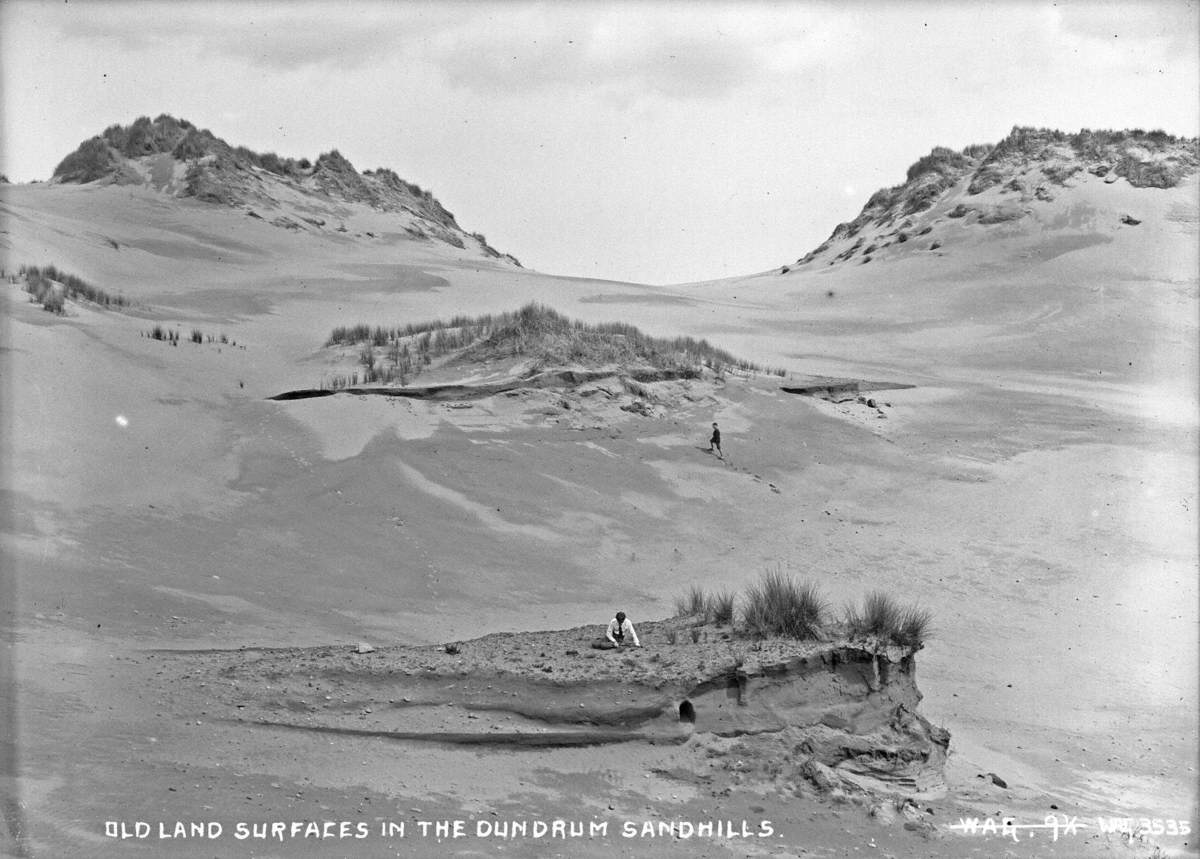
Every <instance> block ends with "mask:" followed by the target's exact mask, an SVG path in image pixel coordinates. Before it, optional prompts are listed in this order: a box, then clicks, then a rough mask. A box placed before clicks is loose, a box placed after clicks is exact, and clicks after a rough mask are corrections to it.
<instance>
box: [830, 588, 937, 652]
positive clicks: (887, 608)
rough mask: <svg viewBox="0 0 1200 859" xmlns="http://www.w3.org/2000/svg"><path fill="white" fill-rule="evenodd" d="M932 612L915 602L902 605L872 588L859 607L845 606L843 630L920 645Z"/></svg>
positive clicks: (882, 639)
mask: <svg viewBox="0 0 1200 859" xmlns="http://www.w3.org/2000/svg"><path fill="white" fill-rule="evenodd" d="M932 620H933V614H932V613H931V612H930V611H928V610H926V609H923V608H920V607H918V606H915V605H910V606H904V605H901V604H900V603H899V602H897V601H896V600H895V599H893V598H892V597H890V596H888V595H887V594H885V593H883V592H881V591H872V592H871V593H869V594H867V595H866V597H865V598H864V599H863V602H862V606H861V608H860V607H857V606H854V605H848V606H846V609H845V623H846V630H847V631H848V632H849V633H850V635H853V636H868V635H870V636H874V637H875V638H877V639H879V640H880V641H888V642H891V643H893V644H899V645H902V646H906V647H920V646H921V645H922V644H924V643H925V639H926V638H928V637H929V634H930V629H931V622H932Z"/></svg>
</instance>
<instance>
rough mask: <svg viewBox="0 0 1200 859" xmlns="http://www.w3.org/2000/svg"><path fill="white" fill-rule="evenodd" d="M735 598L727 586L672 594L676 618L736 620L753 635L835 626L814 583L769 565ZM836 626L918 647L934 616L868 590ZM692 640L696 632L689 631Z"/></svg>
mask: <svg viewBox="0 0 1200 859" xmlns="http://www.w3.org/2000/svg"><path fill="white" fill-rule="evenodd" d="M737 602H738V597H737V595H735V594H734V593H732V592H731V591H728V590H720V591H717V592H715V593H712V594H708V593H706V592H705V590H704V588H702V587H700V586H699V585H692V586H691V587H690V588H688V590H687V591H685V592H684V593H683V594H681V595H680V596H679V597H677V598H676V599H675V613H676V615H677V616H679V617H699V618H700V619H701V622H703V623H715V624H718V625H727V624H728V625H735V626H737V627H738V632H740V633H741V634H744V635H748V636H751V637H754V638H765V637H773V636H782V637H785V638H797V639H816V638H821V637H822V636H823V635H825V634H826V633H827V632H831V631H835V630H836V629H837V628H838V627H837V624H836V623H835V622H834V620H833V619H832V618H831V616H830V613H829V606H828V603H826V601H825V599H824V598H823V597H822V595H821V592H820V590H819V589H818V588H817V586H816V585H814V584H812V583H809V582H799V581H796V580H795V579H793V578H792V577H791V576H790V575H788V574H787V573H784V572H782V571H781V570H778V569H776V570H768V571H767V572H765V573H763V575H762V576H761V577H760V578H759V580H758V581H757V582H755V583H753V584H751V585H749V586H747V587H746V589H745V590H744V591H743V593H742V595H741V611H740V612H738V611H737ZM842 617H843V619H842V623H841V626H840V628H841V630H842V631H843V632H844V633H845V634H847V635H849V636H851V637H852V638H866V637H873V638H875V639H877V640H878V641H880V642H884V643H886V644H896V645H901V646H904V647H914V648H920V647H921V646H923V645H924V643H925V640H926V639H927V638H929V636H930V634H931V631H932V619H933V615H932V613H931V612H929V611H928V610H926V609H923V608H920V607H918V606H915V605H902V604H901V603H899V602H897V601H896V600H895V599H894V598H893V597H891V596H889V595H888V594H885V593H883V592H881V591H872V592H871V593H869V594H867V596H866V597H865V598H864V599H863V602H862V605H861V606H858V605H854V604H848V605H847V606H846V607H845V608H844V610H843V616H842ZM693 640H695V636H693Z"/></svg>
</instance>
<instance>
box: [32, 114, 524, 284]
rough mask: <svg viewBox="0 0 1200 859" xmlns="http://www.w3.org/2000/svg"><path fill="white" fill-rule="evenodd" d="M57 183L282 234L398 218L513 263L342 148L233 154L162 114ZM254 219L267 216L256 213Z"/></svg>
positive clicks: (126, 130) (114, 131)
mask: <svg viewBox="0 0 1200 859" xmlns="http://www.w3.org/2000/svg"><path fill="white" fill-rule="evenodd" d="M52 181H53V182H57V183H67V184H87V183H93V182H105V183H113V184H117V185H121V186H129V185H140V186H143V187H147V188H152V189H154V190H156V191H159V192H161V193H165V194H169V195H172V196H178V197H190V198H194V199H196V200H200V201H203V202H207V203H212V204H218V205H224V206H231V207H235V208H246V209H248V211H251V212H254V216H256V217H263V216H264V215H265V216H266V217H267V219H268V220H269V221H270V223H272V224H273V225H275V226H276V227H279V228H282V229H288V230H299V231H307V232H321V231H331V232H332V231H338V232H342V233H345V232H347V231H348V230H347V228H346V226H345V215H346V212H345V211H344V207H345V205H346V204H361V205H364V206H366V207H368V208H370V209H373V210H376V211H379V212H386V213H389V214H392V215H394V216H395V217H394V218H393V219H392V229H394V230H395V229H403V230H404V231H405V232H406V233H408V234H409V235H411V236H413V237H415V238H422V239H424V238H429V239H432V240H436V241H439V242H443V243H445V244H448V245H452V246H453V247H456V248H463V247H465V246H466V245H467V244H470V245H471V247H472V248H473V249H476V250H477V251H479V252H482V253H483V254H484V255H486V256H489V257H493V258H496V259H503V260H505V261H506V262H508V263H509V264H512V265H519V264H518V263H517V261H516V259H515V258H513V257H510V256H507V255H502V254H500V253H499V252H498V251H496V250H495V249H494V248H492V247H491V246H490V245H488V243H487V241H486V240H485V239H484V238H483V236H481V235H479V234H475V233H471V234H468V233H466V232H465V231H464V230H463V229H462V228H461V227H460V226H459V225H458V223H457V222H456V221H455V220H454V215H452V214H451V213H450V212H448V211H446V209H445V208H444V207H443V206H442V204H441V203H439V202H438V201H437V199H435V198H434V196H433V195H432V194H431V193H430V192H429V191H426V190H423V189H421V188H420V187H419V186H418V185H414V184H412V183H411V182H406V181H404V180H403V179H401V178H400V177H399V176H397V175H396V173H395V172H393V171H392V170H389V169H387V168H380V169H378V170H374V171H372V170H368V171H366V172H365V173H361V174H360V173H359V172H358V171H357V170H355V169H354V166H353V165H352V164H351V163H350V162H349V161H347V160H346V159H345V157H343V156H342V155H341V154H340V153H339V152H338V151H337V150H336V149H335V150H332V151H330V152H327V153H324V154H323V155H320V156H319V157H318V158H317V159H316V161H315V162H311V163H310V162H309V161H308V159H306V158H302V159H299V160H296V159H293V158H280V157H279V156H278V155H276V154H275V153H273V152H268V153H265V154H260V153H256V152H252V151H251V150H249V149H247V148H246V147H244V146H238V147H233V146H230V145H229V144H228V143H226V142H225V141H224V140H222V139H221V138H219V137H217V136H215V135H214V134H213V133H212V132H210V131H208V130H207V129H199V128H197V127H196V126H194V125H192V124H191V123H190V122H188V121H187V120H184V119H179V120H177V119H175V118H174V117H172V116H168V115H166V114H162V115H161V116H159V117H158V118H157V119H154V120H150V119H149V117H141V118H139V119H138V120H136V121H135V122H134V123H133V124H131V125H128V126H120V125H113V126H110V127H109V128H107V129H105V131H104V133H103V134H100V135H97V136H96V137H92V138H89V139H88V140H85V141H84V142H83V143H81V144H80V145H79V147H78V148H77V149H76V150H75V151H74V152H72V153H71V154H69V155H67V156H66V157H65V158H64V159H63V160H62V161H61V162H60V163H59V165H58V167H56V168H55V171H54V177H53V179H52ZM257 210H263V211H262V212H259V211H257Z"/></svg>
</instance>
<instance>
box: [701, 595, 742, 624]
mask: <svg viewBox="0 0 1200 859" xmlns="http://www.w3.org/2000/svg"><path fill="white" fill-rule="evenodd" d="M735 601H736V597H735V596H734V593H733V591H730V590H719V591H717V592H716V593H713V594H710V595H709V597H708V600H707V601H706V602H705V603H704V617H705V620H707V621H708V622H709V623H716V624H728V623H733V610H734V603H735Z"/></svg>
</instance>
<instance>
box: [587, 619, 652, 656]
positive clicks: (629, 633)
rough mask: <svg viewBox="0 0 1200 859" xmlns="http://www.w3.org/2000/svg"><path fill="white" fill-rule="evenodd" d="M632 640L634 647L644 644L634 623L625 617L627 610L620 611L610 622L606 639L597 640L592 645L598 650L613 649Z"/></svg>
mask: <svg viewBox="0 0 1200 859" xmlns="http://www.w3.org/2000/svg"><path fill="white" fill-rule="evenodd" d="M630 642H632V643H633V646H634V647H641V646H642V643H641V642H640V641H638V637H637V631H636V630H635V629H634V628H633V624H632V623H631V622H630V621H629V619H628V618H626V617H625V612H623V611H619V612H617V616H616V617H614V618H613V619H612V620H610V621H609V622H608V629H607V630H606V631H605V633H604V640H603V641H597V642H595V643H594V644H593V645H592V647H594V648H596V649H597V650H613V649H616V648H619V647H620V646H621V645H622V644H629V643H630Z"/></svg>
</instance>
